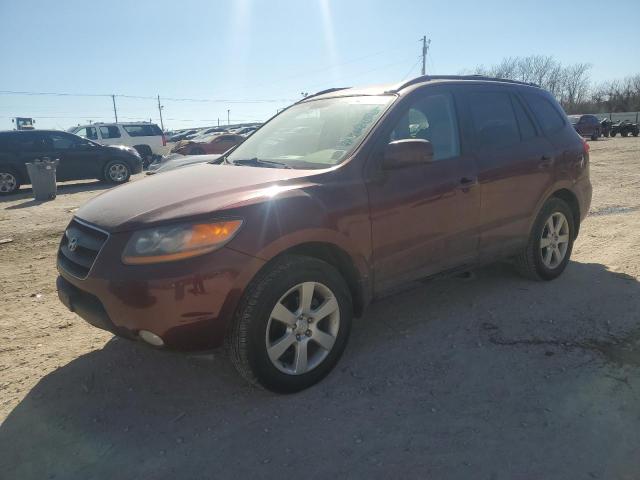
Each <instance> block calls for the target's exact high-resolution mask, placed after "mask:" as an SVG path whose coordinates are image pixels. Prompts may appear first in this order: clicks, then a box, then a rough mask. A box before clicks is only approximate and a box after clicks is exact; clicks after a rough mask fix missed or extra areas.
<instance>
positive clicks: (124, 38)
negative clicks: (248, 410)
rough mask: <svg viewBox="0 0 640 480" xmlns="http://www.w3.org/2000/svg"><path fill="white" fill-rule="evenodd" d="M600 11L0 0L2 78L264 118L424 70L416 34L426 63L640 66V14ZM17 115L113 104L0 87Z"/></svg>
mask: <svg viewBox="0 0 640 480" xmlns="http://www.w3.org/2000/svg"><path fill="white" fill-rule="evenodd" d="M600 13H601V14H602V15H609V14H608V13H607V12H606V11H605V10H604V5H603V3H602V1H591V0H581V1H575V2H574V1H569V0H563V1H560V0H554V1H548V0H537V1H535V2H524V1H516V0H511V1H498V0H495V1H492V0H485V1H477V0H457V1H455V2H444V1H431V0H393V1H392V0H388V1H381V0H366V1H365V0H340V1H339V0H271V1H265V0H228V1H221V0H217V1H214V0H210V1H205V0H200V1H197V0H186V1H185V0H181V1H175V0H174V1H165V0H154V1H151V0H136V1H124V0H110V1H108V2H104V1H103V2H87V1H86V0H82V1H75V0H70V1H63V0H55V1H47V0H31V1H28V2H26V1H16V0H13V1H12V0H0V65H1V68H0V72H1V75H0V91H33V92H68V93H82V94H112V93H114V94H121V95H129V96H142V97H153V96H155V95H157V94H160V96H161V97H165V98H182V99H184V98H193V99H210V100H220V101H208V102H188V101H176V100H164V101H163V104H164V106H165V110H164V117H165V119H166V120H165V126H166V127H169V128H178V127H189V126H204V125H212V124H216V123H217V119H218V118H220V121H221V122H226V118H227V109H230V110H231V113H230V117H231V120H232V121H253V120H264V119H266V118H268V117H269V116H271V115H272V114H274V113H275V112H276V110H277V109H278V108H281V107H284V106H286V105H287V104H288V103H290V102H291V101H292V100H297V99H298V98H300V92H313V91H317V90H320V89H323V88H328V87H332V86H350V85H363V84H371V83H382V82H390V81H398V80H401V79H403V78H405V77H410V76H415V75H417V74H419V71H420V65H419V62H418V60H419V55H420V48H421V47H420V43H419V39H420V37H421V36H422V35H423V34H426V35H427V36H428V37H430V38H431V41H432V43H431V49H430V52H429V57H428V61H427V70H428V72H430V73H434V74H445V73H459V72H461V71H463V70H465V69H470V68H472V67H474V66H476V65H479V64H485V65H490V64H493V63H497V62H499V61H500V60H501V59H502V58H503V57H506V56H516V55H519V56H524V55H531V54H542V55H552V56H554V57H555V58H556V59H558V60H560V61H562V62H564V63H573V62H589V63H591V64H592V65H593V68H592V71H591V77H592V79H593V80H594V81H596V82H597V81H603V80H609V79H614V78H620V77H624V76H626V75H631V74H634V73H640V54H638V51H637V49H635V48H634V46H633V45H634V44H637V40H638V24H637V20H638V14H637V13H636V14H631V12H630V11H629V14H628V15H617V14H616V15H615V18H614V19H613V21H610V22H597V18H598V15H599V14H600ZM594 15H595V16H594ZM592 22H593V23H592ZM616 38H618V39H620V38H623V39H627V40H633V41H628V42H624V43H622V44H621V45H618V46H616V48H612V43H611V42H612V40H613V39H616ZM244 102H253V103H244ZM117 105H118V115H119V117H120V118H121V119H124V120H142V119H149V118H151V119H152V120H153V121H156V122H159V118H158V110H157V105H156V103H155V101H154V100H151V99H140V98H123V97H119V98H117ZM14 116H32V117H34V118H36V121H37V124H36V126H37V127H40V128H50V127H53V128H67V127H69V126H72V125H75V124H77V123H78V122H86V121H88V120H93V121H112V120H113V107H112V103H111V98H110V97H90V96H87V97H71V96H69V97H50V96H22V95H2V94H0V129H7V128H12V126H11V117H14Z"/></svg>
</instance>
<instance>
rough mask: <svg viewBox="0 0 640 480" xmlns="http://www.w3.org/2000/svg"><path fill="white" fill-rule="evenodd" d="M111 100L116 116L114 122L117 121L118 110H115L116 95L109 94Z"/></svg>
mask: <svg viewBox="0 0 640 480" xmlns="http://www.w3.org/2000/svg"><path fill="white" fill-rule="evenodd" d="M111 100H113V114H114V115H115V116H116V123H118V110H116V96H115V95H111Z"/></svg>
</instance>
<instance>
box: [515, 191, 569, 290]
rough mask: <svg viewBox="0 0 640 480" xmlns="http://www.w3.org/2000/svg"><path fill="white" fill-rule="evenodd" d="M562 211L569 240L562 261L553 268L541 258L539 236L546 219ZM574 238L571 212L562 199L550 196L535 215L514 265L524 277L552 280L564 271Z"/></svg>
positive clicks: (541, 233) (542, 231) (543, 229)
mask: <svg viewBox="0 0 640 480" xmlns="http://www.w3.org/2000/svg"><path fill="white" fill-rule="evenodd" d="M556 212H558V213H562V214H563V215H564V216H565V218H566V221H567V224H568V228H569V241H568V245H567V250H566V253H565V255H564V258H563V259H562V261H561V262H560V263H559V264H558V265H557V266H555V267H554V268H548V267H547V266H546V265H545V264H544V262H543V258H542V248H540V241H541V237H542V235H543V233H544V231H545V224H546V223H547V220H548V219H549V218H550V217H551V216H552V215H553V214H554V213H556ZM574 240H575V225H574V219H573V212H572V211H571V209H570V208H569V206H568V205H567V204H566V202H565V201H564V200H561V199H560V198H556V197H552V198H550V199H549V200H547V202H546V203H545V204H544V205H543V207H542V209H541V210H540V213H539V214H538V216H537V217H536V220H535V222H534V223H533V227H532V228H531V233H530V234H529V241H528V243H527V246H526V247H525V249H524V250H523V251H522V253H521V254H520V255H518V256H517V257H516V266H517V268H518V271H519V272H520V273H521V274H522V275H523V276H525V277H527V278H530V279H532V280H553V279H554V278H557V277H558V276H560V274H562V272H564V269H565V268H566V267H567V264H568V263H569V259H570V257H571V251H572V249H573V242H574Z"/></svg>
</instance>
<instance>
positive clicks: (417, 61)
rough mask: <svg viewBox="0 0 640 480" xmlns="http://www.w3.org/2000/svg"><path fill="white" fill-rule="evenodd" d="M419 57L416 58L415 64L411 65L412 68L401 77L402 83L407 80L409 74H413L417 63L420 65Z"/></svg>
mask: <svg viewBox="0 0 640 480" xmlns="http://www.w3.org/2000/svg"><path fill="white" fill-rule="evenodd" d="M420 60H421V57H418V60H416V63H414V64H413V66H412V67H411V68H410V69H409V71H408V72H407V74H406V75H405V76H404V77H402V81H403V82H404V81H405V80H406V79H407V78H409V75H411V73H412V72H413V70H414V69H415V68H416V67H417V66H418V63H420Z"/></svg>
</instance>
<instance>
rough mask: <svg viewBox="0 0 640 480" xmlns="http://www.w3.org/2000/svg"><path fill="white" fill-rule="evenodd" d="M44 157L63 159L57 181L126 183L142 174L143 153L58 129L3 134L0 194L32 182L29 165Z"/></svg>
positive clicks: (58, 170) (1, 136) (1, 134)
mask: <svg viewBox="0 0 640 480" xmlns="http://www.w3.org/2000/svg"><path fill="white" fill-rule="evenodd" d="M43 157H49V158H51V159H59V160H60V162H59V164H58V168H57V172H56V177H57V180H58V181H67V180H81V179H88V178H97V179H100V180H105V181H107V182H111V183H124V182H127V181H128V180H129V177H130V176H131V175H132V174H135V173H140V172H141V171H142V159H141V158H140V154H139V153H138V152H137V151H136V150H135V149H133V148H131V147H126V146H121V145H120V146H116V145H100V144H98V143H96V142H94V141H92V140H89V139H86V138H82V137H79V136H77V135H73V134H71V133H67V132H61V131H57V130H31V131H8V132H0V194H2V195H6V194H10V193H14V192H16V191H18V189H19V188H20V185H27V184H29V183H31V182H30V180H29V175H28V174H27V167H26V164H27V163H28V162H32V161H33V160H35V159H36V158H43Z"/></svg>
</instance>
